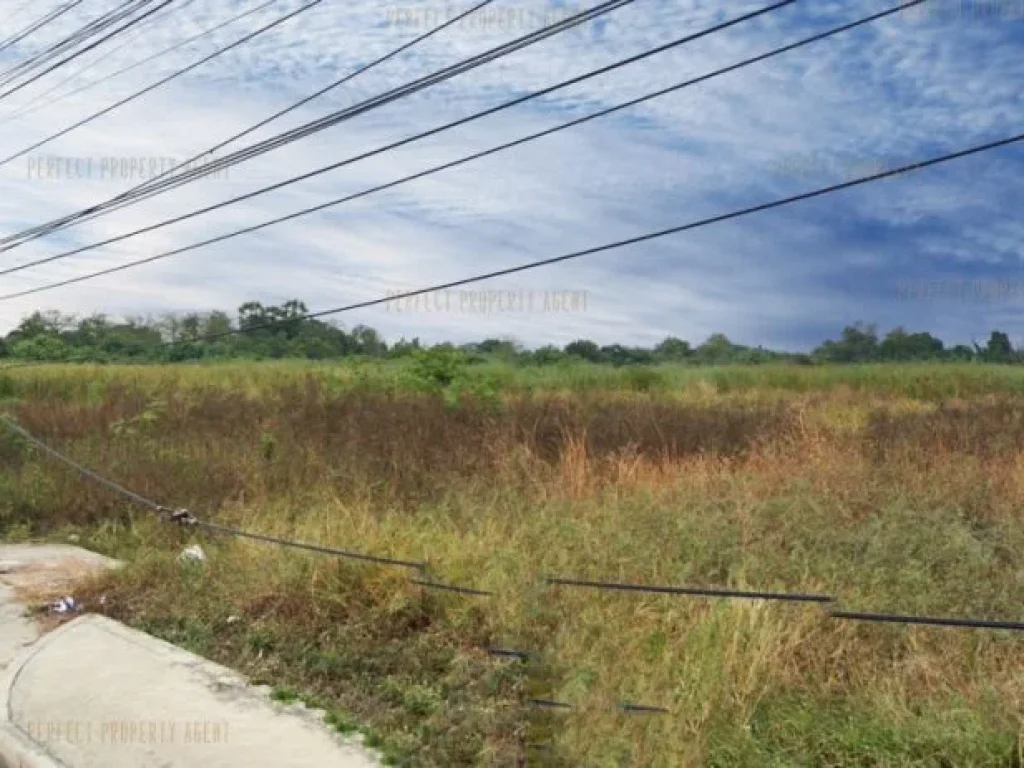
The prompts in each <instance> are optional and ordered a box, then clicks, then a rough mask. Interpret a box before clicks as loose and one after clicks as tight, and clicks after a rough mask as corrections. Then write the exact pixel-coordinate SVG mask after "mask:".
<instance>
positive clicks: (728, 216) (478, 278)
mask: <svg viewBox="0 0 1024 768" xmlns="http://www.w3.org/2000/svg"><path fill="white" fill-rule="evenodd" d="M1021 141H1024V133H1018V134H1016V135H1015V136H1010V137H1007V138H1004V139H999V140H997V141H990V142H987V143H985V144H979V145H976V146H974V147H971V148H969V149H964V150H960V151H958V152H952V153H949V154H945V155H940V156H938V157H934V158H930V159H928V160H922V161H920V162H917V163H911V164H910V165H904V166H901V167H899V168H893V169H891V170H888V171H881V172H879V173H874V174H871V175H869V176H862V177H859V178H857V179H853V180H850V181H845V182H842V183H840V184H833V185H831V186H827V187H821V188H819V189H815V190H812V191H810V192H803V193H801V194H799V195H792V196H790V197H783V198H779V199H776V200H772V201H770V202H767V203H761V204H759V205H753V206H749V207H747V208H740V209H737V210H734V211H730V212H728V213H722V214H718V215H717V216H709V217H707V218H703V219H697V220H696V221H691V222H687V223H685V224H679V225H676V226H673V227H668V228H666V229H661V230H658V231H655V232H648V233H646V234H643V235H638V236H636V237H630V238H627V239H625V240H617V241H615V242H613V243H606V244H604V245H598V246H594V247H592V248H586V249H583V250H579V251H572V252H570V253H565V254H562V255H560V256H552V257H550V258H546V259H540V260H538V261H531V262H527V263H525V264H519V265H518V266H514V267H506V268H504V269H498V270H494V271H492V272H484V273H482V274H477V275H473V276H472V277H464V278H461V279H459V280H451V281H449V282H446V283H437V284H435V285H431V286H428V287H426V288H417V289H416V290H412V291H404V292H402V293H399V294H396V295H390V296H385V297H383V298H377V299H368V300H366V301H359V302H356V303H354V304H347V305H345V306H343V307H335V308H333V309H324V310H320V311H318V312H308V313H306V314H304V315H298V316H296V317H291V318H287V319H285V320H276V321H272V322H267V323H260V324H258V325H252V326H247V327H246V328H244V329H243V328H233V329H231V330H229V331H221V332H219V333H211V334H204V335H202V336H199V337H198V338H196V339H190V340H181V341H169V342H164V343H163V344H161V345H160V346H162V347H173V346H180V345H182V344H189V343H195V342H202V341H213V340H215V339H221V338H226V337H228V336H236V335H238V334H241V333H251V332H252V331H262V330H267V329H269V328H276V327H279V326H282V325H287V324H290V323H297V322H302V321H304V320H314V319H317V318H321V317H327V316H329V315H337V314H340V313H342V312H351V311H354V310H357V309H366V308H369V307H375V306H378V305H380V304H385V303H388V302H391V301H395V300H400V299H406V298H412V297H413V296H420V295H422V294H425V293H434V292H436V291H443V290H448V289H451V288H458V287H460V286H463V285H470V284H472V283H479V282H483V281H485V280H491V279H493V278H496V277H504V276H505V275H512V274H517V273H519V272H526V271H528V270H531V269H538V268H540V267H546V266H550V265H552V264H560V263H562V262H565V261H571V260H572V259H578V258H582V257H584V256H592V255H594V254H597V253H604V252H606V251H611V250H615V249H617V248H624V247H626V246H628V245H636V244H638V243H644V242H648V241H650V240H656V239H658V238H662V237H666V236H668V235H674V234H679V233H682V232H689V231H692V230H697V229H702V228H704V227H708V226H711V225H712V224H719V223H722V222H725V221H732V220H734V219H740V218H743V217H745V216H750V215H753V214H755V213H761V212H763V211H769V210H773V209H775V208H782V207H784V206H787V205H792V204H794V203H798V202H802V201H804V200H811V199H814V198H817V197H822V196H825V195H829V194H832V193H835V192H839V191H842V190H845V189H852V188H853V187H858V186H861V185H864V184H869V183H871V182H874V181H879V180H881V179H886V178H890V177H893V176H898V175H901V174H904V173H910V172H912V171H916V170H922V169H924V168H929V167H931V166H935V165H940V164H941V163H946V162H950V161H953V160H958V159H960V158H964V157H969V156H971V155H975V154H980V153H982V152H987V151H989V150H993V149H999V148H1001V147H1006V146H1010V145H1012V144H1016V143H1019V142H1021ZM251 229H255V228H250V230H251ZM235 234H238V233H232V234H230V235H222V236H221V237H219V238H212V239H211V240H207V241H206V242H204V243H202V244H196V245H193V246H187V248H189V249H191V248H198V247H200V245H208V244H209V243H211V242H217V241H219V240H226V239H227V238H228V237H231V236H234V235H235ZM3 298H10V297H0V299H3Z"/></svg>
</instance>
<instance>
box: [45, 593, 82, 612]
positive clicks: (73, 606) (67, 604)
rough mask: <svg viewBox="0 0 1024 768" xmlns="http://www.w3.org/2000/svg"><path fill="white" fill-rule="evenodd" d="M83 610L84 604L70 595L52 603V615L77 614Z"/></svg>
mask: <svg viewBox="0 0 1024 768" xmlns="http://www.w3.org/2000/svg"><path fill="white" fill-rule="evenodd" d="M80 610H82V604H81V603H80V602H78V601H77V600H75V598H73V597H71V596H70V595H68V596H65V597H61V598H58V599H57V600H54V601H53V602H52V603H50V612H51V613H77V612H78V611H80Z"/></svg>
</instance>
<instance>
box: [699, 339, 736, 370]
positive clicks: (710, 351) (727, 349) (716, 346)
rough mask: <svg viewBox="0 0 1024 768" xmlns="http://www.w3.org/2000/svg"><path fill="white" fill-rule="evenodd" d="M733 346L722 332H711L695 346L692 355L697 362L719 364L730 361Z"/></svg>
mask: <svg viewBox="0 0 1024 768" xmlns="http://www.w3.org/2000/svg"><path fill="white" fill-rule="evenodd" d="M734 351H735V348H734V347H733V343H732V342H731V341H729V337H728V336H726V335H725V334H724V333H712V334H711V335H710V336H708V338H707V340H706V341H705V342H704V343H703V344H701V345H700V346H699V347H697V349H696V351H695V353H694V355H695V357H696V358H697V360H698V361H699V362H702V363H711V364H715V365H717V364H721V363H728V362H731V361H732V358H733V353H734Z"/></svg>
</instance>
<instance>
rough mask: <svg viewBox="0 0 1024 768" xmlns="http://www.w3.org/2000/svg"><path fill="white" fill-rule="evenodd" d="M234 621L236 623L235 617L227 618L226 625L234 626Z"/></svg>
mask: <svg viewBox="0 0 1024 768" xmlns="http://www.w3.org/2000/svg"><path fill="white" fill-rule="evenodd" d="M236 621H238V617H237V616H228V624H234V623H235V622H236Z"/></svg>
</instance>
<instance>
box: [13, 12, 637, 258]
mask: <svg viewBox="0 0 1024 768" xmlns="http://www.w3.org/2000/svg"><path fill="white" fill-rule="evenodd" d="M633 2H635V0H605V2H603V3H601V4H599V5H597V6H594V7H592V8H590V9H588V10H586V11H582V12H580V13H577V14H574V15H573V16H570V17H566V18H565V19H562V20H561V21H559V22H556V23H554V24H551V25H548V26H547V27H544V28H542V29H540V30H537V31H535V32H532V33H530V34H528V35H524V36H523V37H520V38H517V39H515V40H513V41H511V42H509V43H505V44H503V45H500V46H497V47H495V48H492V49H490V50H488V51H485V52H484V53H482V54H477V55H476V56H472V57H470V58H469V59H465V60H463V61H461V62H459V63H457V64H453V65H450V66H448V67H444V68H442V69H440V70H438V71H436V72H433V73H431V74H430V75H427V76H425V77H421V78H419V79H418V80H415V81H412V82H410V83H407V84H405V85H403V86H399V87H397V88H393V89H390V90H389V91H386V92H384V93H382V94H378V95H377V96H375V97H372V98H370V99H367V100H364V101H362V102H359V103H358V104H355V105H352V106H350V107H346V108H345V109H341V110H337V111H335V112H332V113H330V114H328V115H326V116H324V117H322V118H319V119H317V120H314V121H312V122H309V123H306V124H304V125H301V126H299V127H297V128H294V129H292V130H290V131H287V132H285V133H283V134H279V135H278V136H275V137H272V138H270V139H267V140H265V141H263V142H259V143H257V144H254V145H251V146H249V147H246V148H245V149H243V150H238V151H236V152H234V153H232V154H230V155H227V156H226V157H224V158H222V159H221V160H218V161H215V162H211V163H209V164H207V165H204V166H202V167H199V168H192V169H190V170H189V171H186V172H185V173H183V174H180V175H178V176H176V177H174V178H173V179H164V180H162V181H161V182H157V183H156V184H154V183H153V182H144V183H143V184H140V185H138V186H137V187H134V188H133V189H131V190H128V191H127V192H124V193H122V194H120V195H118V196H116V197H114V198H111V199H109V200H107V201H105V202H103V203H100V204H98V205H95V206H92V207H90V208H87V209H84V210H82V211H79V212H77V213H74V214H69V215H67V216H64V217H61V218H60V219H56V220H53V221H51V222H47V223H45V224H41V225H38V226H36V227H33V228H30V229H28V230H24V231H22V232H19V233H15V234H13V235H9V236H7V237H5V238H0V243H7V244H6V245H4V246H3V247H2V248H0V252H3V251H6V250H10V249H12V248H15V247H17V246H18V245H21V244H23V243H25V242H28V241H30V240H32V239H35V237H37V236H42V235H43V234H49V233H51V232H54V231H57V230H59V229H64V228H66V227H67V226H70V225H71V224H74V223H78V222H81V221H83V220H86V219H87V218H94V215H98V214H100V213H106V212H108V211H112V210H118V209H120V208H123V207H125V206H127V205H132V204H134V203H136V202H138V201H140V200H142V199H148V198H149V197H151V196H153V195H155V194H159V193H161V192H164V191H167V189H170V188H172V187H178V186H181V185H182V184H185V183H188V182H189V181H194V180H195V179H197V178H200V177H202V176H205V175H208V174H210V173H215V172H217V171H220V170H223V169H226V168H227V167H229V166H231V165H236V164H238V163H241V162H244V161H246V160H249V159H252V158H253V157H256V156H258V155H261V154H264V153H266V152H270V151H272V150H274V149H277V148H279V147H281V146H284V145H286V144H289V143H291V142H293V141H298V140H300V139H302V138H307V137H308V136H310V135H313V134H314V133H316V132H318V131H321V130H325V129H326V128H330V127H333V126H334V125H337V124H339V123H341V122H343V121H345V120H348V119H351V118H353V117H356V116H358V115H360V114H364V113H366V112H369V111H371V110H373V109H376V108H378V107H381V106H384V105H386V104H389V103H392V102H394V101H397V100H399V99H401V98H404V97H406V96H410V95H412V94H414V93H417V92H419V91H421V90H423V89H425V88H428V87H430V86H432V85H436V84H438V83H441V82H444V81H446V80H448V79H451V78H453V77H456V76H458V75H460V74H463V73H465V72H468V71H470V70H472V69H475V68H477V67H480V66H483V65H484V64H487V63H489V62H490V61H494V60H496V59H499V58H502V57H503V56H507V55H509V54H510V53H513V52H516V51H518V50H522V49H524V48H527V47H529V46H531V45H534V44H536V43H539V42H541V41H543V40H546V39H548V38H550V37H552V36H554V35H557V34H560V33H561V32H564V31H566V30H568V29H571V28H573V27H575V26H578V25H580V24H583V23H586V22H587V21H591V20H593V19H595V18H598V17H600V16H602V15H605V14H607V13H610V12H611V11H614V10H617V9H618V8H621V7H624V6H626V5H629V4H631V3H633ZM203 154H205V153H203ZM201 156H202V154H200V155H198V156H197V157H201ZM195 159H196V158H191V159H190V160H186V161H184V162H183V163H181V164H179V165H178V166H176V167H175V168H173V169H171V171H168V173H171V172H173V171H174V170H176V169H178V168H181V167H184V166H187V165H188V164H189V163H191V162H193V161H194V160H195ZM3 162H5V161H0V165H3ZM165 175H166V174H165ZM157 187H158V188H157ZM14 240H17V241H18V242H11V241H14Z"/></svg>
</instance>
